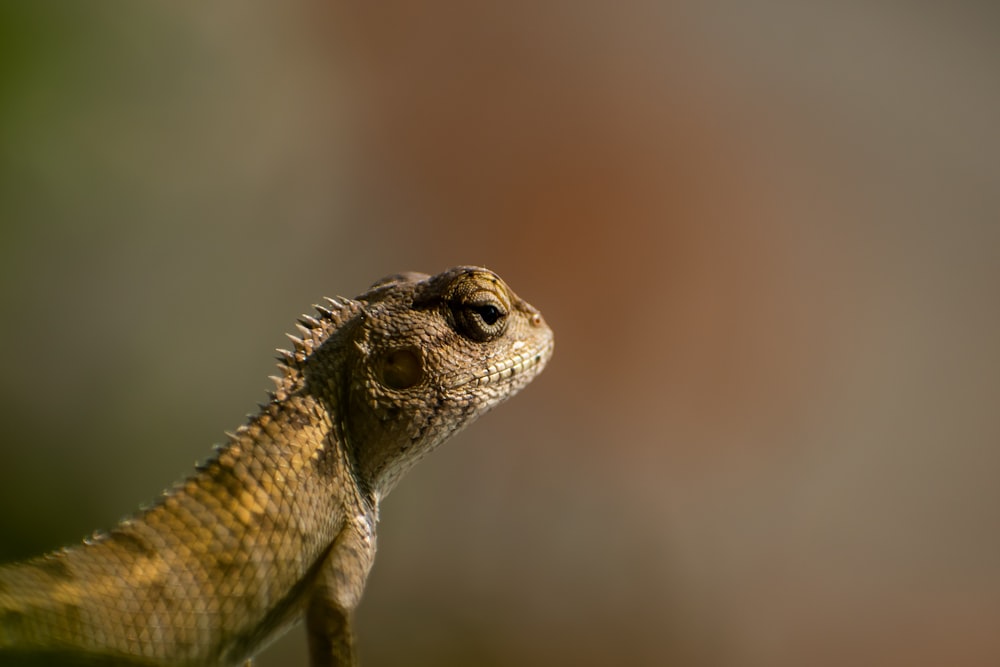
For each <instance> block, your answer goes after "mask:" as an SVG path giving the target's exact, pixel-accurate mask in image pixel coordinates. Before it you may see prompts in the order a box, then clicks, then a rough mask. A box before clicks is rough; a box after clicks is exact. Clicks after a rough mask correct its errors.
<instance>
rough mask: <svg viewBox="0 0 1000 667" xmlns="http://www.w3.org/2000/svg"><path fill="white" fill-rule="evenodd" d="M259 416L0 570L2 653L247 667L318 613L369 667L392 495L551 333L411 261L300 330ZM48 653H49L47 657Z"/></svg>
mask: <svg viewBox="0 0 1000 667" xmlns="http://www.w3.org/2000/svg"><path fill="white" fill-rule="evenodd" d="M298 330H299V335H297V336H294V335H290V336H289V337H290V338H291V340H292V346H291V348H292V349H290V350H279V351H278V354H279V356H278V367H279V369H280V373H279V374H278V375H276V376H274V377H272V378H271V379H272V380H273V381H274V383H275V388H274V389H273V390H272V391H270V392H269V393H268V400H267V401H266V402H264V403H262V404H261V405H260V406H259V408H260V409H259V411H258V412H257V413H256V414H254V415H252V416H250V417H248V420H247V422H246V423H245V424H244V425H242V426H240V427H239V428H238V429H237V430H236V431H235V432H232V433H227V436H228V439H227V442H225V443H224V444H221V445H216V448H215V451H214V452H213V454H212V455H211V456H210V457H209V459H208V460H206V461H205V462H204V463H202V464H200V465H199V466H198V467H197V469H196V470H195V471H194V472H193V473H192V474H191V475H190V476H189V477H187V478H186V479H184V480H182V481H180V482H178V483H177V484H175V485H174V487H173V488H171V489H168V490H167V491H164V492H163V494H162V495H161V497H160V498H159V499H158V500H157V501H156V502H155V503H154V504H152V505H151V506H150V507H147V508H145V509H141V510H139V511H138V512H137V513H136V514H134V515H133V516H131V517H129V518H126V519H124V520H122V521H121V522H120V523H119V524H118V525H117V526H115V527H114V528H112V529H111V530H109V531H106V532H98V533H95V535H94V536H93V537H92V538H90V539H87V540H85V541H84V543H83V544H78V545H75V546H71V547H65V548H63V549H61V550H59V551H55V552H52V553H49V554H46V555H43V556H39V557H36V558H33V559H29V560H26V561H21V562H16V563H12V564H6V565H2V566H0V665H4V664H8V662H10V661H14V660H26V661H28V662H29V663H30V664H86V665H134V666H137V665H145V666H148V667H152V666H154V665H158V666H159V665H185V666H194V665H236V664H241V663H243V664H250V660H252V657H253V656H254V655H255V654H257V653H258V652H259V651H260V650H261V649H262V648H264V647H265V646H266V645H267V644H268V643H270V642H271V641H273V640H274V639H275V638H277V637H278V636H280V635H281V634H282V633H283V632H285V631H286V630H287V629H289V628H290V627H291V626H293V625H295V624H296V623H299V622H302V621H303V620H304V622H305V624H306V634H307V637H308V651H309V660H310V664H311V665H312V666H313V667H320V666H348V665H356V664H357V651H356V648H355V641H354V635H353V631H352V620H351V619H352V614H353V610H354V609H355V607H356V606H357V604H358V602H359V600H360V598H361V594H362V591H363V589H364V585H365V581H366V579H367V576H368V573H369V570H370V569H371V567H372V563H373V559H374V556H375V544H376V540H375V528H376V523H377V521H378V514H379V503H380V502H381V500H382V499H384V498H385V497H386V496H387V495H388V494H389V492H390V491H392V489H393V487H395V485H396V484H397V482H399V480H400V478H401V477H402V476H403V475H404V474H405V473H406V472H407V471H408V470H409V469H410V468H411V467H412V466H413V465H414V464H415V463H417V461H419V460H420V459H421V458H423V457H424V456H426V455H427V454H429V453H430V452H431V451H433V450H434V449H435V448H437V447H438V446H439V445H440V444H442V443H443V442H444V441H446V440H448V439H449V438H450V437H451V436H453V435H454V434H455V433H457V432H458V431H459V430H461V429H462V428H463V427H465V426H467V425H468V424H470V423H471V422H473V421H474V420H475V419H476V418H478V417H480V416H481V415H483V414H484V413H486V412H487V411H489V410H490V409H492V408H493V407H495V406H496V405H497V404H499V403H501V402H503V401H504V400H506V399H508V398H510V397H511V396H512V395H514V394H515V393H517V392H518V391H519V390H520V389H522V388H523V387H524V386H525V385H527V384H528V383H529V382H531V380H532V379H534V378H535V376H537V374H538V373H540V372H541V370H542V369H543V368H544V367H545V365H546V363H547V362H548V360H549V359H550V357H551V355H552V350H553V335H552V331H551V329H550V328H549V327H548V325H547V324H546V323H545V321H544V320H543V318H542V316H541V314H540V313H539V312H538V310H536V309H535V308H534V307H532V306H531V305H529V304H528V303H526V302H525V301H523V300H522V299H520V298H519V297H517V296H516V295H515V294H514V293H513V292H512V291H511V290H510V288H509V287H507V285H506V284H505V283H504V282H503V281H502V280H501V279H500V278H499V277H498V276H497V275H496V274H494V273H492V272H490V271H488V270H486V269H482V268H477V267H469V266H461V267H456V268H452V269H449V270H447V271H444V272H442V273H439V274H437V275H434V276H429V275H426V274H421V273H404V274H398V275H393V276H388V277H386V278H383V279H382V280H379V281H378V282H376V283H374V284H373V285H372V286H371V287H370V288H369V289H368V290H367V291H366V292H365V293H363V294H361V295H360V296H358V297H356V298H354V299H347V298H343V297H338V298H335V299H329V298H328V299H327V300H326V301H325V303H324V305H320V306H316V311H315V314H314V315H304V316H302V317H301V318H300V320H299V322H298ZM32 661H33V662H32Z"/></svg>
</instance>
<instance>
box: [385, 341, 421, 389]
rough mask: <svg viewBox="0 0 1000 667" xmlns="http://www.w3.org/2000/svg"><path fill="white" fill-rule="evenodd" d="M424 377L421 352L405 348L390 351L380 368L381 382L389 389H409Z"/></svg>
mask: <svg viewBox="0 0 1000 667" xmlns="http://www.w3.org/2000/svg"><path fill="white" fill-rule="evenodd" d="M423 377H424V359H423V355H421V353H420V350H419V349H416V348H412V347H404V348H400V349H397V350H390V351H389V353H388V354H386V355H385V357H383V358H382V363H381V364H380V367H379V380H380V381H381V382H382V384H383V385H385V386H386V387H388V388H389V389H409V388H410V387H412V386H413V385H415V384H417V383H418V382H420V380H422V379H423Z"/></svg>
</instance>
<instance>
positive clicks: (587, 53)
mask: <svg viewBox="0 0 1000 667" xmlns="http://www.w3.org/2000/svg"><path fill="white" fill-rule="evenodd" d="M997 18H998V17H997V10H996V9H995V8H994V7H993V6H992V5H991V4H990V3H981V2H953V3H937V4H935V3H881V4H879V5H874V4H872V3H862V2H832V1H830V0H826V1H821V2H815V3H796V2H792V1H791V0H753V1H751V2H742V3H740V2H722V3H679V4H676V5H672V4H667V3H658V2H648V3H646V2H625V3H617V4H610V3H594V2H551V3H532V2H523V3H522V2H513V3H498V4H488V5H487V4H483V5H480V4H478V3H461V2H431V3H424V4H423V6H422V7H420V8H419V9H418V8H416V7H415V6H413V5H412V4H409V3H401V2H382V3H338V2H319V1H315V2H314V1H308V0H306V1H294V2H284V3H238V2H221V3H201V2H194V1H193V0H184V1H182V2H162V1H156V2H147V3H130V2H125V1H124V0H100V1H98V2H91V3H86V4H85V5H83V4H81V5H77V4H64V3H55V2H47V1H44V2H39V1H37V0H23V1H14V2H4V3H2V4H0V312H2V315H0V349H2V350H3V351H4V353H3V372H2V379H0V424H2V434H0V560H9V559H15V558H22V557H26V556H29V555H33V554H36V553H39V552H42V551H44V550H49V549H53V548H56V547H58V546H60V545H63V544H66V543H72V542H75V541H78V540H79V539H80V538H82V537H83V536H84V535H86V534H88V533H89V532H90V531H91V530H93V529H94V528H97V527H104V528H107V527H110V526H111V525H113V524H114V523H115V522H116V521H117V520H118V519H119V518H120V517H122V516H123V515H125V514H126V513H128V512H130V511H131V510H132V509H133V508H135V507H137V506H138V505H139V504H140V503H142V502H146V501H150V500H153V499H154V498H155V497H156V495H157V493H158V492H159V490H160V489H162V488H165V487H166V486H168V485H169V484H170V483H171V482H173V481H174V480H175V479H177V478H179V477H182V476H183V475H185V474H187V473H188V472H189V471H190V469H191V467H192V465H193V464H194V463H195V462H196V461H198V460H200V459H202V458H204V457H206V456H207V455H208V453H209V451H210V445H211V444H212V443H214V442H219V441H221V439H222V432H223V431H224V430H228V429H232V428H234V427H235V426H237V425H238V424H240V423H241V422H242V421H243V419H244V415H245V414H246V413H247V412H248V411H251V410H253V409H254V406H255V404H256V402H257V401H260V400H262V399H263V398H264V396H265V394H264V392H265V390H266V389H268V388H269V387H270V383H269V381H267V380H266V376H267V375H269V374H271V373H272V372H273V368H274V366H273V364H274V361H273V358H274V353H273V351H272V350H273V348H275V347H283V346H285V345H286V340H285V338H284V336H283V333H284V332H285V331H290V330H292V329H293V323H294V319H295V317H296V316H297V315H298V314H300V313H302V312H305V311H307V310H309V306H310V304H312V303H315V302H318V301H319V300H320V299H321V297H323V296H324V295H330V296H332V295H336V294H343V295H347V296H351V295H354V294H357V293H359V292H361V291H362V290H364V289H365V287H366V286H367V285H368V284H370V283H371V282H372V281H374V280H375V279H377V278H379V277H381V276H382V275H384V274H387V273H394V272H398V271H403V270H418V271H424V272H437V271H439V270H442V269H444V268H446V267H449V266H452V265H455V264H481V265H485V266H487V267H489V268H492V269H494V270H496V271H497V272H498V273H499V274H500V275H501V276H503V277H504V278H505V279H506V280H507V282H509V283H510V285H511V286H512V287H513V289H514V290H515V291H517V292H518V293H519V294H520V295H521V296H522V297H524V298H525V299H527V300H528V301H529V302H531V303H532V304H534V305H535V306H537V307H538V308H540V309H541V311H542V312H543V313H544V314H545V316H546V318H547V320H548V321H549V323H550V324H551V325H552V327H553V328H554V330H555V331H556V340H557V346H556V353H555V357H554V359H553V362H552V364H551V365H550V366H549V368H548V369H547V370H546V372H545V373H544V374H543V375H542V376H541V377H540V378H539V379H538V380H537V381H536V382H535V383H534V384H533V385H532V386H531V387H529V388H528V389H527V390H526V391H525V392H524V393H523V394H522V395H520V396H519V397H518V398H517V399H516V400H514V401H512V402H511V403H510V404H509V405H506V406H504V407H503V408H502V409H500V410H498V411H497V412H496V413H494V414H491V415H489V416H488V417H486V418H485V419H484V420H482V421H481V422H480V423H478V424H477V425H476V426H475V427H474V428H472V429H470V430H469V431H466V432H465V433H463V434H462V435H461V436H460V437H458V438H457V439H456V440H454V441H452V442H451V443H449V445H448V446H447V447H445V448H443V449H442V450H441V451H439V452H437V453H436V454H435V455H434V456H433V457H431V458H430V459H429V460H427V461H426V462H425V463H422V464H421V465H420V466H418V467H417V468H416V469H415V470H414V471H413V473H412V474H410V475H409V477H408V478H407V479H406V480H404V481H403V483H402V484H400V486H399V487H398V488H397V489H396V491H395V492H394V493H393V495H392V496H391V497H390V498H389V499H388V500H387V501H386V502H385V503H384V505H383V511H382V523H381V526H380V533H379V547H380V552H379V557H378V560H377V563H376V566H375V569H374V572H373V574H372V577H371V579H370V582H369V586H368V590H367V593H366V597H365V599H364V601H363V604H362V606H361V608H360V610H359V624H360V641H361V650H362V657H363V661H364V664H365V665H366V666H367V667H377V666H380V665H404V664H405V665H436V666H442V665H443V666H449V665H486V666H496V667H500V666H507V665H519V666H533V665H537V666H541V665H583V666H591V665H593V666H596V665H609V664H621V665H665V664H675V665H706V666H716V665H717V666H728V665H740V666H743V665H748V666H757V665H760V666H765V665H766V666H774V665H780V666H785V665H787V666H793V665H795V666H797V665H804V664H809V665H843V664H870V665H875V664H878V665H940V664H950V665H996V664H1000V631H998V628H1000V530H998V519H1000V483H998V476H1000V409H998V405H997V403H998V398H1000V346H998V344H997V340H998V334H1000V326H998V325H1000V298H998V296H997V291H998V290H997V288H998V285H1000V224H998V223H1000V157H998V156H1000V133H998V132H997V129H996V126H997V119H998V117H1000V77H998V76H997V72H998V64H1000V58H998V56H1000V42H998V40H997V39H996V35H997V34H998V29H1000V24H998V21H997ZM304 660H305V644H304V641H303V633H302V631H301V630H297V631H295V632H293V633H292V634H291V635H290V636H289V637H287V638H285V639H283V640H282V641H280V642H279V643H278V644H277V645H275V646H273V647H271V648H270V649H268V650H267V651H266V652H265V653H264V654H263V655H262V656H260V658H259V662H258V663H257V664H259V665H260V666H261V667H268V666H276V665H284V664H304Z"/></svg>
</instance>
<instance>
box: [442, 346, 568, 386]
mask: <svg viewBox="0 0 1000 667" xmlns="http://www.w3.org/2000/svg"><path fill="white" fill-rule="evenodd" d="M526 345H527V343H525V342H524V341H517V342H516V343H514V347H513V350H514V351H515V354H513V355H510V356H508V357H506V358H504V359H503V360H502V361H499V362H497V363H492V364H489V365H487V366H486V367H485V368H480V369H477V370H476V371H475V372H473V373H472V375H471V376H470V377H466V378H463V379H462V380H461V381H459V382H456V383H455V384H453V385H450V386H449V389H458V388H460V387H465V386H470V385H471V386H473V387H481V386H484V385H496V384H512V383H520V384H522V385H523V384H527V383H528V381H529V380H531V379H532V378H534V377H535V376H536V375H538V374H539V373H541V372H542V369H543V368H545V364H547V363H548V361H549V359H550V358H551V357H552V350H553V348H554V346H555V344H554V341H553V339H552V337H549V338H548V339H547V340H546V341H545V343H544V344H543V345H541V346H540V347H537V348H534V349H525V346H526ZM518 348H521V349H520V350H518Z"/></svg>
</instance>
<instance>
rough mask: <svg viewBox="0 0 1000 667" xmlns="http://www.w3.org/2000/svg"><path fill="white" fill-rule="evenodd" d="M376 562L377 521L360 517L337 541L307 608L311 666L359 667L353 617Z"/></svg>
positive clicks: (328, 556)
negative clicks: (352, 626) (375, 527)
mask: <svg viewBox="0 0 1000 667" xmlns="http://www.w3.org/2000/svg"><path fill="white" fill-rule="evenodd" d="M374 559H375V532H374V521H373V520H371V519H370V518H369V517H365V516H359V517H357V518H356V520H355V521H353V522H351V523H349V524H348V525H347V526H345V527H344V529H343V530H342V531H341V532H340V534H339V535H338V536H337V539H336V540H334V543H333V546H332V548H331V549H330V551H329V553H328V554H327V556H326V560H325V561H324V563H323V565H322V566H321V568H320V572H319V575H318V577H317V579H316V582H315V583H314V584H313V587H312V590H311V592H310V595H309V600H308V603H307V605H306V632H307V634H308V638H309V664H310V665H311V666H312V667H356V666H357V664H358V658H357V654H356V652H355V650H354V633H353V631H352V628H351V616H352V613H353V611H354V608H355V607H356V606H357V605H358V602H359V601H360V599H361V592H362V591H363V590H364V586H365V580H366V579H367V578H368V572H369V570H371V566H372V562H373V561H374Z"/></svg>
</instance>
